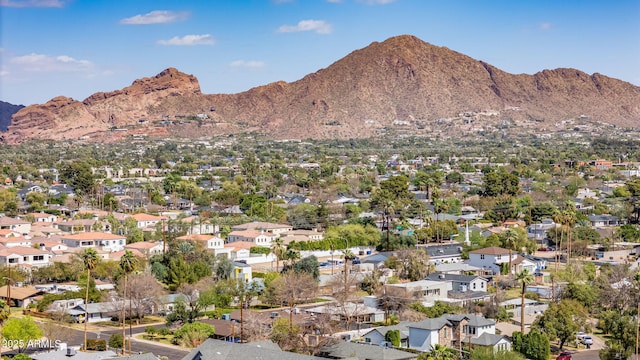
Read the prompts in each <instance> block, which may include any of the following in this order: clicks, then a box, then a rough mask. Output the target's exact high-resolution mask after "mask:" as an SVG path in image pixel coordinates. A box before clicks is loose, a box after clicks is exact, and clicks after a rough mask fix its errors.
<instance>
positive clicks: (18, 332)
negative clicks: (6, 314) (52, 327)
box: [2, 316, 42, 353]
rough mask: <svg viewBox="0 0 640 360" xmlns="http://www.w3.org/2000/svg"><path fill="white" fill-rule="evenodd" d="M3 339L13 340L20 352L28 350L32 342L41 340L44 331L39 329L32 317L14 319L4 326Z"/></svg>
mask: <svg viewBox="0 0 640 360" xmlns="http://www.w3.org/2000/svg"><path fill="white" fill-rule="evenodd" d="M2 337H3V338H4V339H7V340H12V341H13V342H14V344H13V345H14V346H13V347H12V348H17V349H18V352H20V353H21V352H23V351H24V350H26V348H27V346H28V345H29V342H30V341H34V340H39V339H40V338H41V337H42V329H40V327H38V324H36V322H35V321H33V319H32V318H31V316H25V317H21V318H18V317H14V318H10V319H9V320H7V321H6V322H5V323H4V325H3V326H2Z"/></svg>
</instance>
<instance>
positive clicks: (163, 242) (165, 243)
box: [162, 219, 167, 255]
mask: <svg viewBox="0 0 640 360" xmlns="http://www.w3.org/2000/svg"><path fill="white" fill-rule="evenodd" d="M166 253H167V238H166V236H165V233H164V219H162V255H165V254H166Z"/></svg>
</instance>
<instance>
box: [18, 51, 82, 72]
mask: <svg viewBox="0 0 640 360" xmlns="http://www.w3.org/2000/svg"><path fill="white" fill-rule="evenodd" d="M10 63H11V64H13V65H15V66H16V67H17V68H19V69H20V70H23V71H26V72H90V71H92V70H93V67H94V65H93V63H92V62H91V61H89V60H78V59H74V58H72V57H71V56H68V55H59V56H51V55H44V54H35V53H34V54H29V55H23V56H17V57H14V58H12V59H11V60H10Z"/></svg>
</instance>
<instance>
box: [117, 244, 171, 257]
mask: <svg viewBox="0 0 640 360" xmlns="http://www.w3.org/2000/svg"><path fill="white" fill-rule="evenodd" d="M124 248H125V250H137V251H139V252H140V253H141V254H143V255H144V256H146V257H149V256H152V255H156V254H162V251H163V250H164V243H163V242H162V241H158V242H148V241H138V242H135V243H131V244H127V245H125V246H124Z"/></svg>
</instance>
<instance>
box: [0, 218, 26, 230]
mask: <svg viewBox="0 0 640 360" xmlns="http://www.w3.org/2000/svg"><path fill="white" fill-rule="evenodd" d="M2 229H8V230H13V231H17V232H19V233H20V234H28V233H29V232H31V223H30V222H28V221H24V220H20V219H15V218H12V217H8V216H1V217H0V230H2Z"/></svg>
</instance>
